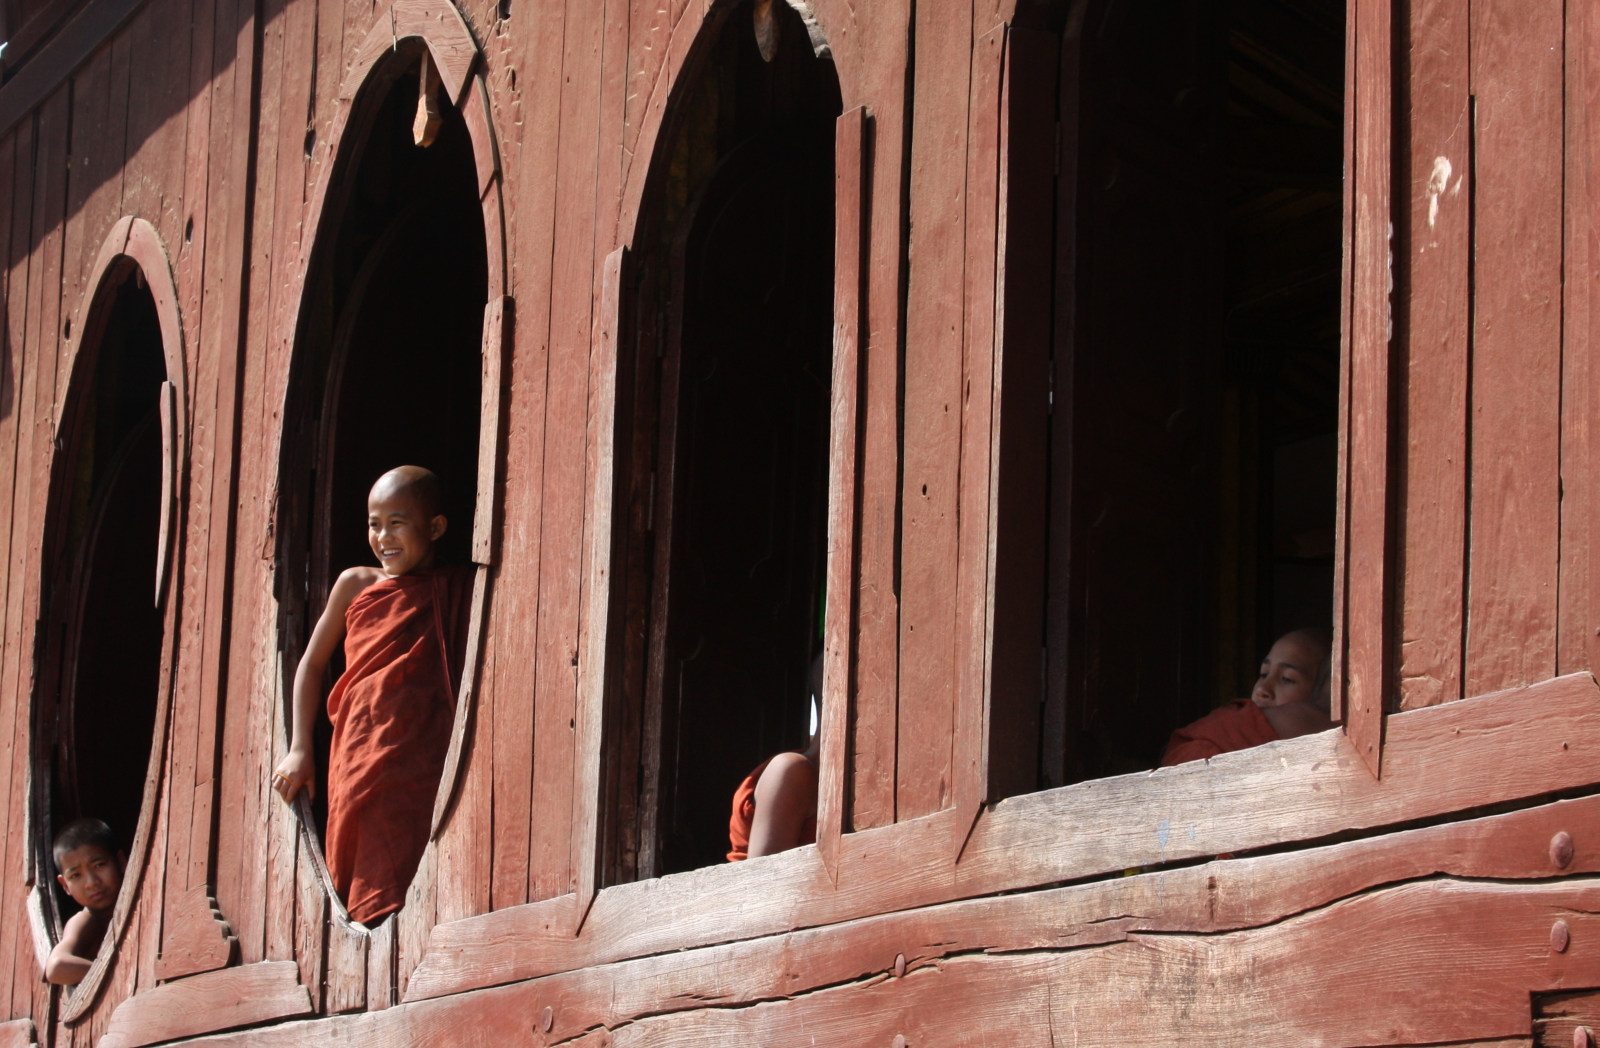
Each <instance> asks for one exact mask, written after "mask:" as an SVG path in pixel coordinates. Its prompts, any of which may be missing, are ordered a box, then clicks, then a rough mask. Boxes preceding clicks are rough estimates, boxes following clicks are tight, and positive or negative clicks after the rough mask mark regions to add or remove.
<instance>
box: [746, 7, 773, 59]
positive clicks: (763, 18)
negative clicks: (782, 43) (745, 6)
mask: <svg viewBox="0 0 1600 1048" xmlns="http://www.w3.org/2000/svg"><path fill="white" fill-rule="evenodd" d="M772 4H773V0H756V2H755V3H754V4H753V5H751V8H750V21H751V22H752V24H753V25H754V26H755V31H756V50H758V51H760V52H761V60H762V61H763V62H770V61H772V60H773V59H774V58H776V57H777V55H778V19H777V18H776V17H775V16H774V15H773V13H772Z"/></svg>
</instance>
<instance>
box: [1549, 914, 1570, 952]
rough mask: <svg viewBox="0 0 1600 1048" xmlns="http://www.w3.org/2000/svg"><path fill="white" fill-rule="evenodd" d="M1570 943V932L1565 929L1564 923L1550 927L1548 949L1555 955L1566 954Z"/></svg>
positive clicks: (1558, 922)
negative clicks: (1555, 953)
mask: <svg viewBox="0 0 1600 1048" xmlns="http://www.w3.org/2000/svg"><path fill="white" fill-rule="evenodd" d="M1571 942H1572V930H1571V929H1570V928H1568V927H1567V922H1566V921H1557V922H1556V923H1554V924H1552V925H1551V926H1550V948H1551V949H1552V950H1554V951H1555V952H1557V953H1566V952H1567V946H1568V944H1569V943H1571Z"/></svg>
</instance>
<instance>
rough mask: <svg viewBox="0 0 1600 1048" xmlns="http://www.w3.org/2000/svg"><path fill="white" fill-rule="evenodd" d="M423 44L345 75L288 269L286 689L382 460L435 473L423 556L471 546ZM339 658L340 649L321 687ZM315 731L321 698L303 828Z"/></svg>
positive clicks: (462, 220) (465, 281) (475, 225)
mask: <svg viewBox="0 0 1600 1048" xmlns="http://www.w3.org/2000/svg"><path fill="white" fill-rule="evenodd" d="M424 53H425V47H424V46H423V45H422V43H421V41H419V40H415V39H412V40H408V41H403V42H402V43H401V45H400V47H399V49H398V53H397V54H395V55H394V56H391V57H390V58H389V59H388V60H386V61H385V63H384V64H383V65H382V66H381V67H380V68H379V69H378V70H377V71H375V72H374V74H373V75H372V77H371V78H370V79H369V80H368V82H367V84H366V85H365V86H364V87H363V88H362V91H361V94H360V95H359V96H358V98H357V101H356V104H355V111H354V112H353V113H352V116H351V119H350V123H349V124H348V125H347V130H346V132H345V136H344V144H343V146H342V147H341V153H340V158H339V164H340V165H341V166H340V168H339V169H336V171H335V172H334V175H333V180H332V182H331V185H330V189H329V192H328V197H327V203H326V207H325V212H324V215H323V219H322V222H321V224H320V227H319V230H320V232H319V238H318V243H317V246H316V249H315V251H314V252H313V255H312V260H311V263H310V266H309V269H308V273H307V277H306V285H305V290H304V297H303V307H302V315H301V317H300V322H299V323H300V327H299V332H298V336H297V340H296V344H295V357H294V364H293V371H292V374H291V384H290V392H289V408H288V413H287V418H286V424H285V434H284V444H283V452H282V464H283V465H282V470H283V474H282V480H281V487H280V506H279V520H280V532H279V541H280V543H281V546H280V550H281V559H280V574H279V578H278V583H279V601H280V609H281V613H282V637H283V644H284V648H285V673H286V676H285V681H284V688H285V695H286V700H287V698H288V695H289V692H290V691H291V682H292V679H293V673H294V669H295V666H296V664H297V663H298V661H299V658H300V655H301V653H302V652H303V650H304V647H305V644H306V641H307V639H308V636H309V634H310V630H311V627H312V626H313V625H314V624H315V623H316V620H317V618H318V616H319V615H320V614H321V612H322V609H323V606H324V605H325V604H326V602H327V596H328V591H329V588H330V587H331V585H332V583H333V581H334V580H335V579H337V577H338V575H339V573H340V572H341V571H343V570H344V569H345V568H348V567H352V566H355V565H371V564H374V563H376V562H375V559H374V556H373V553H372V550H371V548H370V547H369V545H368V542H367V532H366V520H367V493H368V491H369V489H370V488H371V486H372V484H373V482H374V481H375V480H376V479H377V478H378V477H379V476H380V475H381V474H382V473H384V472H385V471H387V470H389V469H391V468H393V467H395V466H399V465H406V464H410V465H418V466H423V467H425V468H427V469H430V470H432V471H433V472H434V473H436V474H437V475H438V476H439V477H440V479H441V480H442V481H443V483H444V487H445V506H444V514H445V516H446V517H447V518H448V520H449V528H448V531H447V532H446V534H445V537H444V539H443V540H442V541H441V543H440V544H439V546H438V547H437V550H436V553H437V559H438V562H439V563H442V564H457V565H460V564H466V563H469V562H470V561H471V560H472V533H473V523H474V521H473V517H474V508H475V495H476V490H475V489H476V481H477V476H478V473H477V468H478V439H479V417H480V411H481V408H480V400H481V397H480V394H481V384H482V333H483V315H484V303H485V301H486V300H487V297H488V261H487V251H486V240H485V231H484V220H483V213H482V210H481V208H480V206H479V200H478V192H477V189H478V181H477V168H476V165H475V161H474V155H473V146H472V140H471V137H470V135H469V133H468V130H467V126H466V123H465V122H464V120H463V118H462V115H461V113H460V112H459V111H458V110H457V109H456V108H455V107H454V106H451V105H450V104H449V103H448V101H447V100H445V99H444V98H443V96H442V95H441V96H440V97H439V99H438V103H439V109H440V111H441V116H442V124H441V126H440V128H439V130H438V133H437V136H436V138H435V139H434V140H433V141H432V143H431V144H430V145H428V146H426V147H424V146H419V145H417V144H416V143H415V142H414V140H413V131H412V125H413V119H414V117H415V115H416V112H417V105H418V78H419V73H418V68H419V66H420V65H421V63H422V61H423V55H424ZM342 669H343V657H342V654H341V655H339V656H336V657H335V659H334V661H333V664H332V665H331V666H330V668H329V671H328V673H327V680H326V681H325V683H324V687H323V695H324V697H325V696H326V694H327V687H328V686H329V685H331V684H332V683H333V681H334V680H335V679H337V677H338V674H339V673H340V672H341V671H342ZM330 738H331V726H330V724H329V722H328V719H327V713H326V707H325V706H324V707H322V708H321V709H320V711H319V724H318V731H317V746H316V757H317V783H318V786H317V797H316V800H315V801H314V802H312V803H311V805H310V808H309V812H308V813H309V815H310V818H311V825H312V826H314V827H315V829H316V832H317V836H318V839H319V840H320V839H321V835H322V834H323V832H324V831H325V829H326V822H327V808H326V796H327V791H326V789H325V788H324V787H325V785H326V775H327V766H328V746H329V742H330ZM429 785H430V788H431V787H432V786H433V785H434V784H429Z"/></svg>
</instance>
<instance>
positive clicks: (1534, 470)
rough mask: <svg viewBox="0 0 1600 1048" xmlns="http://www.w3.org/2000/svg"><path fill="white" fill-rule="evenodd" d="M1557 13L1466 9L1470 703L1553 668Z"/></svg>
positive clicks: (1543, 1) (1557, 493) (1552, 6)
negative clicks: (1472, 105) (1471, 119)
mask: <svg viewBox="0 0 1600 1048" xmlns="http://www.w3.org/2000/svg"><path fill="white" fill-rule="evenodd" d="M1562 8H1563V5H1562V4H1560V3H1553V2H1551V0H1533V2H1522V3H1507V2H1504V0H1479V2H1476V3H1474V4H1473V5H1472V26H1471V35H1472V59H1471V61H1472V93H1473V96H1474V98H1475V99H1476V115H1477V124H1476V128H1475V133H1476V142H1475V145H1474V147H1473V154H1474V155H1473V170H1474V172H1475V173H1476V176H1477V177H1476V183H1475V186H1474V191H1473V209H1474V218H1473V221H1474V225H1473V258H1474V272H1473V288H1474V298H1473V328H1472V427H1471V449H1472V477H1471V488H1470V490H1471V493H1472V494H1471V514H1472V518H1471V525H1470V534H1471V548H1470V551H1469V552H1470V566H1469V583H1468V589H1467V652H1466V690H1467V692H1468V693H1469V694H1476V693H1479V692H1484V691H1492V690H1494V689H1496V688H1504V687H1510V686H1511V685H1514V684H1520V683H1525V682H1527V681H1532V680H1539V679H1541V678H1543V677H1548V676H1550V675H1551V674H1553V673H1554V672H1555V667H1556V590H1557V584H1558V570H1559V565H1560V559H1559V558H1560V550H1559V544H1560V519H1559V507H1560V503H1561V490H1560V488H1561V477H1560V460H1559V455H1560V447H1561V428H1560V406H1561V293H1560V288H1561V239H1562V238H1561V229H1562V226H1561V206H1562V192H1561V185H1562V152H1561V150H1562V116H1561V103H1562V57H1561V56H1562V29H1563V25H1562ZM1591 626H1592V624H1591Z"/></svg>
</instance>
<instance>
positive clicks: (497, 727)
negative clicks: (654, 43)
mask: <svg viewBox="0 0 1600 1048" xmlns="http://www.w3.org/2000/svg"><path fill="white" fill-rule="evenodd" d="M524 2H525V3H526V7H525V9H524V10H523V12H522V13H521V15H520V17H522V18H525V19H526V20H527V23H526V24H527V30H528V35H527V36H526V37H523V38H522V39H521V41H520V44H521V46H520V47H519V49H518V50H517V52H516V54H515V59H514V62H515V65H516V67H517V68H520V69H521V70H523V72H524V74H525V75H524V77H523V78H522V85H523V86H522V90H523V92H524V94H525V98H526V106H527V108H526V112H527V118H528V121H529V124H530V126H529V127H528V129H527V130H526V131H525V132H524V136H525V138H524V140H525V141H531V142H534V143H537V145H536V146H535V147H534V148H533V149H532V150H531V152H529V151H527V150H523V151H519V153H518V154H517V160H518V162H517V163H514V164H511V165H509V166H510V168H511V169H512V171H513V172H520V175H515V174H514V175H513V176H512V177H511V178H509V179H508V184H509V185H510V186H512V187H513V192H512V193H511V194H510V195H509V196H508V203H509V207H508V211H509V212H510V213H511V215H513V216H515V222H514V223H513V225H512V226H511V227H510V228H508V230H507V236H508V240H509V241H510V242H511V243H512V244H513V255H514V257H515V258H516V259H517V260H518V266H517V268H516V270H515V271H514V272H515V279H516V287H517V288H518V289H520V290H518V291H513V295H514V296H520V300H521V306H522V308H521V310H520V311H519V314H518V317H517V324H516V327H515V330H514V337H513V342H514V345H515V349H514V351H513V353H512V358H511V374H510V389H509V393H508V397H509V403H510V409H509V410H510V416H509V419H508V424H507V431H506V478H507V487H506V493H505V518H504V524H503V526H502V531H501V537H500V542H501V547H500V548H501V552H502V556H501V558H500V563H499V565H498V566H497V569H496V570H497V571H498V572H499V574H498V576H497V579H496V582H497V585H496V589H497V595H496V599H495V606H494V608H493V610H492V616H491V617H492V621H493V633H492V636H491V639H490V642H489V643H490V646H491V648H492V649H493V650H494V651H495V652H496V658H495V660H494V666H495V675H494V677H493V686H492V688H491V689H490V690H489V691H488V692H486V695H489V696H492V697H493V698H492V700H491V701H492V702H493V703H494V707H493V711H492V720H489V721H487V723H489V724H492V726H493V734H492V735H491V736H490V737H489V740H490V741H491V742H492V750H490V752H491V754H492V757H493V765H492V768H493V783H492V788H493V795H492V796H493V803H492V807H491V808H490V809H489V810H490V812H491V813H492V825H491V826H490V840H491V847H492V851H491V852H490V853H489V854H490V855H491V856H492V862H491V866H490V891H489V902H490V906H492V907H494V908H499V907H503V906H511V905H515V904H516V903H518V902H523V901H526V900H527V899H528V889H529V867H528V862H529V855H530V848H531V836H532V834H531V830H532V825H533V821H534V819H533V807H532V792H531V790H532V777H533V773H534V768H533V760H532V758H533V757H534V740H533V732H534V709H533V707H534V700H535V695H536V693H537V688H538V684H539V676H538V660H537V653H538V650H539V649H538V635H539V628H540V621H541V620H540V617H539V612H540V604H541V581H542V565H543V561H544V554H543V550H544V546H543V538H544V534H545V532H544V526H543V522H544V511H543V506H544V486H543V483H542V477H543V475H544V462H545V444H546V438H545V416H546V414H547V405H548V402H549V395H548V387H549V381H550V359H551V353H550V294H549V288H550V281H551V277H552V274H553V272H554V265H555V259H554V236H555V232H554V227H553V224H554V220H555V182H556V149H553V148H551V143H554V142H556V139H557V132H558V129H559V127H560V112H561V111H560V99H561V83H562V74H561V63H560V62H557V61H554V60H553V59H552V58H550V57H549V56H548V55H547V54H546V53H545V52H543V51H542V50H541V49H542V48H545V47H549V46H551V43H552V42H553V41H555V40H558V39H561V38H562V34H563V31H564V27H563V23H562V19H561V15H562V8H561V5H560V4H557V3H549V2H537V0H535V2H527V0H524ZM536 42H537V43H538V46H535V43H536ZM551 53H553V52H551ZM530 667H531V668H532V669H533V674H532V675H531V679H530V673H529V669H530Z"/></svg>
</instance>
